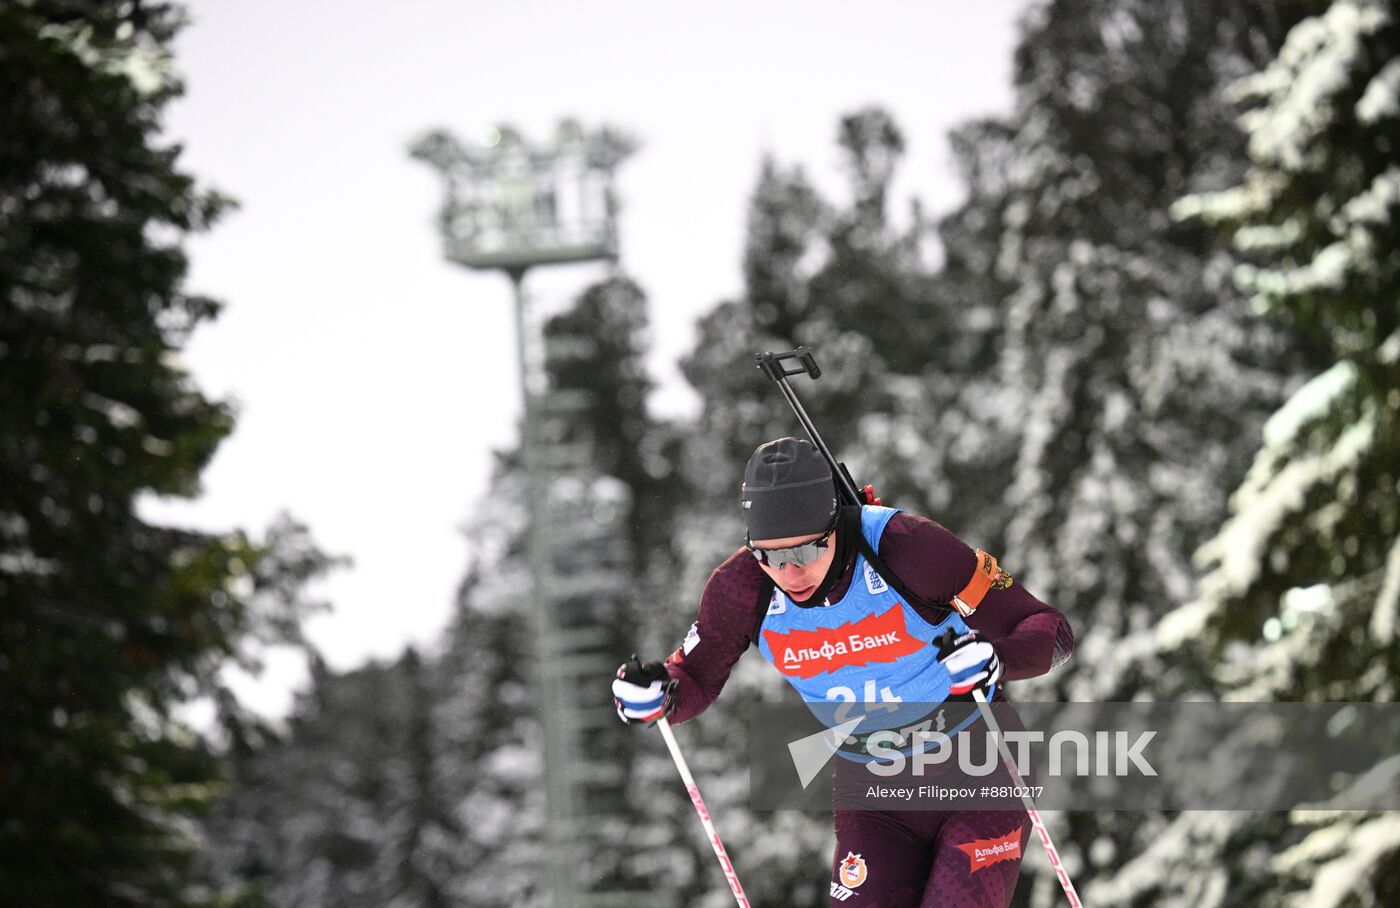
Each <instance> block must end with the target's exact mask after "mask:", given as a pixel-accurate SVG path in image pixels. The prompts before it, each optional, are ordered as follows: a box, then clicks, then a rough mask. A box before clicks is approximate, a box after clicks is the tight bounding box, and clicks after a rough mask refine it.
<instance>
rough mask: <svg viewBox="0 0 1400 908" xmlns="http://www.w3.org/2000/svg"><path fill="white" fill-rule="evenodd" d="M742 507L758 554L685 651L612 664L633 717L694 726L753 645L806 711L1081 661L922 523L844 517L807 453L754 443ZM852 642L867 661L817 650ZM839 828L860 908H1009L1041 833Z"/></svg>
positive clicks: (1019, 589) (986, 820) (845, 815)
mask: <svg viewBox="0 0 1400 908" xmlns="http://www.w3.org/2000/svg"><path fill="white" fill-rule="evenodd" d="M740 507H741V509H742V513H743V516H744V522H745V525H746V527H747V530H748V539H747V542H746V544H745V546H744V547H743V548H741V549H739V550H738V551H737V552H735V553H734V554H733V555H731V556H730V557H729V558H728V559H727V560H726V561H725V562H724V563H723V564H721V565H720V566H719V567H718V568H716V569H715V570H714V572H713V573H711V575H710V579H709V581H708V583H706V585H705V590H704V592H703V593H702V595H701V597H700V611H699V616H698V618H697V619H696V621H695V623H694V624H693V625H692V626H691V628H690V631H689V633H688V634H687V635H686V637H685V640H684V642H683V643H682V644H681V646H680V647H679V648H678V649H677V650H676V651H675V652H674V653H672V654H671V656H670V657H669V658H668V659H666V661H665V662H664V663H663V662H649V663H640V662H638V661H636V660H633V661H632V662H630V663H628V664H627V665H624V666H622V667H621V668H620V669H619V670H618V672H617V676H616V678H615V679H614V681H613V697H614V701H615V704H616V706H617V710H618V715H619V716H620V717H621V718H622V720H623V721H624V722H629V723H650V722H654V721H655V720H656V719H658V718H660V717H661V716H667V717H668V721H670V722H671V723H673V724H674V723H679V722H685V721H688V720H689V719H692V718H694V717H695V716H697V715H699V714H700V713H701V712H703V711H704V710H705V709H706V708H707V707H708V706H709V705H710V704H711V703H713V702H714V701H715V698H717V697H718V696H719V693H720V690H721V689H722V688H723V687H724V683H725V681H726V679H728V677H729V672H730V670H731V669H732V668H733V666H734V664H735V663H736V662H737V661H738V659H739V657H740V656H741V655H743V653H744V651H745V650H746V649H747V648H748V647H749V646H757V648H758V650H759V652H760V653H761V654H762V655H763V657H764V658H765V659H767V660H768V661H769V662H771V663H772V664H773V665H774V667H775V668H776V669H777V670H778V671H779V672H780V673H782V674H783V675H784V677H786V678H787V680H788V681H789V682H790V683H791V684H792V686H793V687H794V688H796V689H797V691H798V693H799V694H801V696H802V697H803V699H804V700H806V701H808V702H809V703H816V702H822V703H829V702H836V701H843V700H845V701H854V700H862V699H881V700H889V701H902V702H906V703H930V704H933V703H942V702H944V701H945V700H949V699H958V700H966V699H970V697H971V692H972V691H973V690H974V689H980V690H982V691H983V693H984V694H985V695H986V697H987V699H989V700H993V699H1000V698H1001V697H1003V696H1004V693H1003V692H1001V691H1000V690H999V685H1000V684H1001V682H1002V681H1014V680H1018V679H1022V678H1033V677H1035V676H1037V675H1042V674H1045V673H1046V672H1048V671H1050V670H1051V669H1053V668H1055V667H1056V666H1058V665H1060V664H1061V663H1063V662H1064V661H1065V660H1067V659H1068V658H1069V657H1070V653H1071V651H1072V649H1073V646H1074V636H1073V633H1072V631H1071V630H1070V626H1069V622H1068V621H1066V620H1065V618H1064V616H1063V615H1061V614H1060V613H1059V612H1058V611H1056V610H1055V609H1054V608H1051V607H1050V606H1049V605H1046V604H1045V603H1044V602H1041V601H1040V600H1039V599H1037V598H1036V597H1035V596H1033V595H1031V594H1030V593H1029V592H1028V591H1027V590H1026V588H1025V587H1024V586H1023V585H1021V584H1020V583H1017V582H1016V581H1015V580H1014V579H1013V578H1012V577H1011V575H1010V574H1008V573H1006V572H1005V571H1004V570H1002V569H1001V568H1000V567H998V565H997V564H996V560H995V559H994V558H992V557H991V556H989V555H987V554H986V553H984V552H979V551H974V550H973V549H972V548H970V547H969V546H968V545H966V544H965V543H963V542H962V541H961V540H959V539H958V538H957V537H956V536H954V535H953V534H952V533H950V532H949V531H948V530H946V529H944V528H943V527H942V526H940V525H939V524H937V523H935V522H934V521H932V520H928V519H926V518H924V517H918V516H915V515H913V514H908V513H905V512H903V511H898V510H895V509H891V508H884V507H878V506H864V507H855V506H848V507H840V506H839V498H838V495H837V487H836V485H835V480H834V477H833V476H832V472H831V469H830V467H829V466H828V465H827V462H826V460H825V459H824V458H823V457H822V455H821V454H820V453H819V452H818V451H817V450H816V449H815V448H814V447H813V446H812V445H811V444H810V443H809V442H807V441H804V440H802V439H797V438H780V439H777V440H776V441H771V442H768V443H766V444H764V445H761V446H760V447H759V448H758V450H756V451H755V452H754V455H753V457H752V458H750V460H749V462H748V465H747V467H746V468H745V470H744V482H743V486H742V489H741V495H740ZM867 630H868V631H871V633H868V634H867V633H865V631H867ZM950 630H951V631H952V632H953V633H951V634H950V633H948V631H950ZM852 634H856V635H858V636H859V637H860V639H861V640H862V641H863V643H862V646H861V649H860V651H859V652H855V653H851V652H848V651H847V649H846V647H835V646H822V645H819V644H818V643H817V642H816V641H828V640H829V641H833V642H834V641H838V640H846V639H848V638H849V637H850V635H852ZM794 641H797V642H802V643H803V644H804V645H801V646H796V645H788V644H789V643H792V642H794ZM882 650H884V651H883V652H882ZM867 692H876V693H875V695H874V696H873V697H871V696H867V695H866V693H867ZM835 825H836V852H835V855H834V860H833V866H832V876H831V887H830V895H831V904H832V905H838V904H839V905H846V906H851V905H858V906H864V908H876V906H879V908H904V906H921V908H932V906H938V908H974V906H975V908H993V906H1006V905H1008V904H1009V903H1010V901H1011V896H1012V893H1013V891H1014V890H1015V888H1016V880H1017V877H1018V876H1019V875H1020V868H1021V864H1020V858H1021V853H1022V849H1023V848H1024V846H1025V845H1026V836H1027V833H1028V831H1029V829H1030V822H1029V819H1028V818H1027V816H1026V814H1025V813H1024V812H1023V811H976V810H956V809H954V810H849V809H841V808H840V807H838V808H837V810H836V814H835ZM979 857H980V858H981V859H980V860H979Z"/></svg>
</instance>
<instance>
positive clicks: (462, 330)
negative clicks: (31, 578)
mask: <svg viewBox="0 0 1400 908" xmlns="http://www.w3.org/2000/svg"><path fill="white" fill-rule="evenodd" d="M1024 6H1025V3H1024V2H1022V0H985V2H981V3H953V2H948V0H936V2H926V3H912V2H910V3H889V2H874V3H867V4H862V5H861V6H860V7H859V8H858V9H857V8H856V7H855V6H852V5H851V4H848V3H835V2H820V3H814V2H800V3H799V2H775V0H765V2H762V3H752V2H750V3H737V2H710V3H706V4H703V5H701V4H689V5H686V6H685V7H681V6H680V5H678V4H662V3H641V2H612V3H606V4H605V3H558V2H555V3H544V2H515V3H499V2H493V3H481V2H448V0H400V2H397V3H394V4H384V3H382V2H367V0H341V2H334V3H333V2H330V0H318V2H310V0H276V2H273V0H242V2H232V0H197V2H193V3H191V4H190V7H191V9H190V14H191V18H192V20H193V21H192V24H191V25H190V27H189V28H188V29H187V30H186V31H185V32H184V33H183V35H182V36H181V38H180V39H179V41H178V43H177V45H176V53H177V57H176V64H177V67H178V69H179V70H180V72H181V73H182V74H183V76H184V80H185V84H186V87H187V93H186V96H185V98H184V99H182V100H181V101H179V102H177V104H175V105H174V106H173V107H172V109H171V111H170V115H169V117H168V119H167V123H166V127H167V133H168V135H169V137H170V138H171V139H173V140H176V141H179V142H182V143H183V144H184V145H185V149H186V151H185V155H184V158H183V164H184V166H185V168H186V169H188V170H190V171H192V172H193V173H195V174H196V175H197V176H199V177H200V178H201V179H203V180H204V181H205V182H206V184H210V185H213V186H215V187H217V188H219V189H220V190H222V191H225V192H227V193H229V194H231V195H233V196H235V197H236V198H238V199H239V201H240V202H241V208H240V210H238V211H237V212H234V213H233V214H232V215H230V216H229V217H228V218H226V219H225V221H224V222H223V223H222V224H221V225H219V226H218V227H217V228H216V229H215V230H214V231H213V232H212V233H211V234H209V235H207V236H204V237H200V238H197V239H196V240H194V241H193V242H192V243H191V244H190V247H189V248H190V253H191V257H192V270H191V276H190V281H189V286H190V287H191V289H193V290H195V291H198V292H201V293H207V294H210V295H212V296H215V297H216V298H219V299H221V300H223V301H224V302H225V303H226V309H225V311H224V313H223V315H222V316H221V317H220V318H219V320H218V321H217V322H215V323H213V324H211V325H207V326H205V327H204V328H202V329H201V330H200V331H199V332H198V333H197V334H196V335H195V337H194V339H193V341H192V342H191V344H190V346H189V348H188V350H187V355H186V357H185V360H186V363H187V365H188V366H189V368H190V369H191V370H192V371H193V373H194V374H195V376H196V377H197V379H198V380H199V382H200V384H201V385H202V386H203V388H204V389H205V390H206V391H207V392H208V393H211V394H213V395H215V396H219V397H231V398H233V399H235V400H236V401H237V402H238V404H239V412H240V417H239V421H238V428H237V431H236V432H235V433H234V435H233V436H232V438H231V439H229V440H228V441H227V442H226V443H225V444H224V446H223V447H222V448H221V449H220V451H219V454H218V456H217V457H216V459H215V460H214V462H213V464H212V466H211V467H210V469H209V470H208V471H207V472H206V473H205V493H204V495H203V497H201V498H200V499H199V500H197V501H195V502H190V503H186V502H169V501H149V502H146V506H145V509H144V510H145V513H147V514H148V515H149V516H151V517H152V518H154V519H158V520H161V521H164V522H171V523H181V524H188V525H195V526H199V527H205V528H214V529H228V528H233V527H243V528H247V529H249V530H251V531H254V532H258V533H260V532H261V530H262V529H263V528H264V527H265V526H266V525H267V523H268V522H269V521H270V520H271V519H272V517H273V515H275V514H276V513H277V512H278V511H280V510H287V511H290V512H291V513H292V514H293V515H295V516H296V517H297V518H299V519H301V520H303V521H305V522H306V523H308V524H309V525H310V526H311V529H312V531H313V533H314V535H315V537H316V539H317V540H318V542H319V543H320V544H321V546H322V547H323V548H325V549H327V550H328V551H331V552H336V553H342V554H347V555H349V556H351V557H352V558H353V559H354V562H355V564H354V566H353V567H352V568H349V569H345V570H342V571H340V572H338V573H337V574H336V575H335V576H334V577H332V578H331V579H330V580H329V581H327V582H325V583H323V584H321V585H320V586H319V587H318V588H317V593H318V594H320V595H321V596H323V597H325V598H328V599H330V600H331V601H332V602H333V604H334V608H333V611H332V612H331V613H330V614H328V615H324V616H322V617H319V618H317V619H315V620H314V621H313V622H312V625H311V628H310V631H311V636H312V638H313V640H314V641H315V642H316V643H317V644H318V645H319V646H320V647H321V648H322V649H323V650H324V652H325V654H326V656H327V658H328V659H329V661H330V662H331V664H332V665H334V666H336V667H339V668H348V667H350V666H353V665H356V664H358V663H360V662H362V661H363V660H365V659H366V658H370V657H389V656H393V655H395V654H396V653H398V652H399V651H400V650H401V649H402V647H403V646H404V645H405V644H406V643H410V642H411V643H416V644H420V645H428V646H431V644H432V643H433V642H434V641H436V639H437V638H438V636H439V634H440V632H441V630H442V629H443V627H444V626H445V624H446V622H447V620H448V618H449V615H450V611H451V607H452V597H453V591H454V589H455V586H456V584H457V583H458V581H459V580H460V578H461V576H462V573H463V571H464V569H465V567H466V564H467V557H468V553H467V548H466V543H465V541H464V539H463V538H462V533H461V527H462V526H463V524H464V523H465V522H466V521H467V520H468V519H469V517H470V514H471V512H472V508H473V506H474V505H475V504H476V503H477V502H479V501H480V500H481V498H482V496H483V495H484V493H485V491H486V490H485V482H486V478H487V473H488V469H489V465H490V452H491V451H492V450H493V449H497V448H502V447H505V446H508V445H509V444H510V443H511V440H512V438H513V436H514V434H515V432H516V421H517V419H518V416H519V410H520V400H519V394H518V388H517V383H516V373H515V369H516V364H515V359H514V350H515V344H514V335H513V330H514V328H513V315H512V310H511V306H512V303H511V294H510V288H509V282H508V281H507V279H506V278H505V277H503V276H501V275H498V274H482V273H476V272H468V271H466V270H464V269H462V268H460V267H458V266H454V265H451V264H449V263H447V262H446V261H445V260H444V258H443V256H442V252H441V244H440V241H439V237H438V235H437V232H436V228H435V226H434V217H435V215H436V212H437V210H438V206H439V204H440V202H441V186H440V184H439V180H438V177H437V174H435V173H434V172H433V171H432V170H431V169H429V168H428V167H427V166H425V165H424V164H422V163H420V162H418V161H415V160H413V159H411V158H409V156H408V154H407V151H406V148H407V145H408V143H409V142H410V141H411V140H412V139H413V138H414V137H415V136H416V135H417V134H419V133H420V132H422V131H423V130H425V129H428V128H430V127H439V126H440V127H445V128H447V129H448V130H450V131H452V132H454V133H455V134H457V135H458V136H459V137H460V138H461V139H462V140H463V141H472V140H475V139H477V138H478V137H480V136H482V135H484V134H485V133H486V131H487V130H488V129H489V128H490V127H491V126H492V125H494V124H498V123H502V122H509V123H512V124H515V125H517V126H518V127H519V128H520V129H521V130H522V131H523V132H524V133H525V134H526V135H527V136H530V137H534V138H539V139H544V138H546V137H548V136H549V135H551V134H552V132H553V129H554V126H555V124H556V123H557V121H558V120H559V118H560V117H562V116H574V117H577V118H578V119H580V120H581V121H583V123H584V124H585V125H586V126H590V127H591V126H595V125H598V124H601V123H608V124H612V125H615V126H618V127H621V128H622V129H624V130H627V131H629V132H631V133H633V134H634V135H636V136H637V138H639V139H640V141H641V147H640V150H639V151H638V152H637V153H636V154H635V155H633V156H632V157H631V158H630V159H629V160H628V161H627V162H626V163H624V164H623V166H622V168H621V169H620V171H619V173H618V190H619V195H620V199H621V202H622V206H623V207H622V214H621V240H622V256H623V261H622V264H623V267H624V268H625V270H626V271H627V272H628V273H629V274H630V275H632V276H633V277H634V278H635V279H636V280H637V281H638V282H639V283H640V284H641V285H642V287H643V288H644V289H645V291H646V292H647V293H648V295H649V297H650V300H651V306H652V310H651V319H652V330H651V336H652V341H653V345H654V346H653V352H652V355H651V365H652V369H653V371H654V374H655V376H656V378H657V379H658V380H659V381H660V383H661V388H660V390H659V391H658V392H657V394H656V396H655V398H654V399H653V400H652V401H651V404H652V407H653V409H654V410H655V411H656V412H657V413H658V414H660V415H680V414H685V413H687V412H691V411H692V410H693V408H694V406H695V400H694V397H693V395H692V394H691V393H690V391H689V390H688V388H687V386H685V384H684V382H683V380H682V379H681V378H680V377H679V374H678V372H677V371H676V368H675V362H676V360H677V359H678V357H680V356H681V355H683V354H684V353H685V352H686V351H687V350H688V349H689V348H690V346H691V344H692V343H693V326H694V322H695V320H696V318H697V317H698V316H700V315H701V314H703V313H704V312H705V311H707V310H708V309H709V308H711V307H712V306H714V305H715V304H716V303H717V302H719V301H720V300H722V299H724V298H726V297H732V296H733V295H735V294H737V293H738V292H739V290H740V287H741V282H740V271H739V264H740V254H741V249H742V243H743V231H744V213H745V205H746V200H747V197H748V194H749V193H750V191H751V189H752V187H753V184H754V180H755V177H756V175H757V172H758V168H759V162H760V160H761V158H762V156H763V155H764V154H765V153H771V154H773V155H774V156H776V157H777V158H778V159H779V160H780V161H782V162H784V163H800V164H802V165H803V166H804V167H805V168H806V170H807V172H808V175H809V176H810V177H811V178H812V179H813V180H814V181H815V182H816V183H817V185H818V186H819V187H821V188H822V189H823V190H824V191H825V192H827V193H829V194H838V193H839V192H840V190H841V187H842V186H843V185H844V184H843V180H842V175H841V170H840V157H839V153H838V150H837V148H836V145H835V141H834V140H835V133H836V124H837V119H838V117H839V116H840V115H841V114H843V113H846V112H849V111H852V110H854V109H856V108H858V107H860V106H863V105H866V104H869V103H879V104H882V105H884V106H886V107H887V108H888V109H890V110H891V111H892V112H893V114H894V116H895V118H896V120H897V122H898V123H899V125H900V126H901V127H902V128H903V130H904V132H905V137H906V140H907V145H908V153H907V155H906V160H905V165H904V167H903V170H902V172H901V176H900V180H899V182H898V183H897V184H896V187H895V189H896V191H895V196H896V207H897V208H901V207H903V205H904V200H905V199H907V198H909V197H910V196H918V197H920V198H921V199H923V200H924V202H925V203H926V204H927V205H928V206H930V208H931V209H932V210H933V211H935V212H941V211H944V210H947V209H948V208H949V207H950V206H952V205H953V204H955V203H956V201H957V200H958V198H959V189H958V186H957V182H956V177H955V174H954V172H953V169H952V163H951V158H950V155H949V151H948V146H947V143H946V141H945V138H944V136H945V134H946V132H947V131H948V129H949V128H951V127H953V126H955V125H956V124H958V123H959V122H961V121H963V120H965V119H967V118H969V117H973V116H980V115H986V114H993V113H1004V112H1006V111H1007V110H1009V108H1010V101H1011V94H1010V73H1011V52H1012V47H1013V44H1014V39H1015V33H1016V21H1017V19H1018V17H1019V15H1020V13H1021V11H1022V9H1023V7H1024ZM595 274H596V272H593V271H591V270H590V269H589V268H588V267H586V266H585V267H578V266H574V267H569V268H564V269H558V270H555V271H545V270H540V271H537V272H536V273H535V274H532V276H531V278H530V280H531V282H532V284H533V287H534V290H535V294H536V296H537V297H538V298H539V299H540V300H541V302H542V304H544V305H550V304H558V303H560V302H563V301H566V300H567V299H568V297H569V296H570V294H571V293H572V292H576V291H577V290H579V289H582V287H583V286H584V285H585V284H586V282H587V281H588V280H589V279H590V278H591V277H592V276H594V275H595ZM536 275H537V276H536ZM739 365H740V366H742V365H744V364H739ZM698 592H699V591H698V590H697V591H696V593H697V596H698ZM298 677H299V673H298V670H297V667H296V666H295V665H294V664H292V663H291V662H289V661H288V660H285V659H283V660H274V665H273V671H272V672H271V674H270V676H269V678H268V680H267V681H266V682H265V683H264V684H262V685H260V686H258V687H256V688H254V687H249V688H247V691H246V696H247V697H248V698H249V699H251V700H252V702H253V703H254V705H255V706H258V707H259V708H261V709H264V710H266V711H269V712H274V713H276V712H280V711H282V710H283V709H285V706H286V704H287V702H288V700H287V697H288V691H289V690H290V688H291V687H292V686H293V685H295V684H296V683H297V679H298Z"/></svg>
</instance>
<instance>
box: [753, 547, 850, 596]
mask: <svg viewBox="0 0 1400 908" xmlns="http://www.w3.org/2000/svg"><path fill="white" fill-rule="evenodd" d="M824 535H825V534H824V533H810V534H808V535H806V536H784V537H782V538H781V539H755V540H754V541H753V545H754V547H755V548H759V549H784V548H789V547H791V546H796V545H802V544H803V543H806V542H815V541H816V540H818V539H821V538H822V536H824ZM835 557H836V534H835V533H834V532H833V533H832V534H831V536H830V538H828V539H827V541H826V548H825V549H823V550H822V553H821V555H820V557H818V558H817V560H816V561H813V562H811V563H810V564H804V565H802V566H800V567H799V566H798V565H795V564H793V563H791V562H788V563H786V564H784V565H783V566H782V567H780V568H773V567H771V566H769V565H766V564H763V563H762V562H759V567H761V568H763V573H765V574H767V575H768V576H769V577H771V578H773V582H774V583H776V584H777V585H778V587H779V588H780V589H781V590H782V591H783V592H785V593H787V594H788V595H789V596H791V597H792V598H793V599H794V600H796V601H798V602H801V601H802V600H804V599H806V598H807V597H808V596H810V595H812V593H814V592H816V589H817V586H818V585H819V584H820V583H821V582H822V578H823V577H825V576H826V572H827V571H828V570H829V569H830V568H831V559H833V558H835Z"/></svg>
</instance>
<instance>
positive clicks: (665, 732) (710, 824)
mask: <svg viewBox="0 0 1400 908" xmlns="http://www.w3.org/2000/svg"><path fill="white" fill-rule="evenodd" d="M656 724H657V726H658V727H659V728H660V729H661V737H663V738H665V739H666V748H667V749H668V750H670V751H671V759H672V760H675V761H676V769H677V770H679V771H680V774H681V781H682V782H684V783H685V790H686V792H687V793H688V794H689V795H690V803H692V804H694V805H695V812H696V813H698V814H699V815H700V823H701V825H702V826H704V827H705V834H706V835H707V836H709V837H710V846H711V847H712V848H714V850H715V857H716V858H718V859H719V866H720V868H721V869H722V870H723V871H724V878H725V879H726V880H728V881H729V889H730V891H731V892H733V893H734V900H735V901H736V902H738V903H739V908H749V900H748V897H747V896H745V895H744V887H743V886H740V885H739V875H738V874H737V873H735V872H734V865H733V864H731V863H730V862H729V855H727V854H725V852H724V843H723V842H721V841H720V840H719V833H718V832H717V831H715V824H714V821H713V820H711V819H710V812H709V811H708V810H706V809H705V799H704V798H702V797H700V789H699V788H698V787H697V786H696V784H695V778H694V777H693V776H691V774H690V767H689V766H687V765H686V762H685V757H684V756H683V755H682V754H681V746H680V745H679V744H677V743H676V735H675V733H674V732H673V731H671V723H669V722H667V721H666V717H665V716H662V717H661V718H660V719H657V720H656Z"/></svg>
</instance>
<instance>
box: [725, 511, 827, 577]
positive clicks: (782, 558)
mask: <svg viewBox="0 0 1400 908" xmlns="http://www.w3.org/2000/svg"><path fill="white" fill-rule="evenodd" d="M834 532H836V524H835V523H833V524H832V525H831V528H830V529H828V530H827V531H826V532H825V533H823V534H822V536H821V538H820V539H813V540H812V541H811V542H804V543H802V544H801V545H790V546H785V547H783V548H777V549H760V548H758V547H757V546H755V545H754V544H753V540H752V539H746V540H745V541H744V545H745V546H746V547H747V548H748V550H749V551H750V552H751V553H752V554H753V557H755V558H757V559H758V563H759V564H764V565H767V566H768V567H771V568H772V569H773V570H775V571H778V570H782V567H783V565H785V564H793V565H796V566H797V567H806V566H807V565H809V564H811V563H812V562H814V561H816V560H817V559H818V558H820V557H821V556H822V553H823V552H825V551H826V547H827V546H828V545H830V539H831V534H832V533H834Z"/></svg>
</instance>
